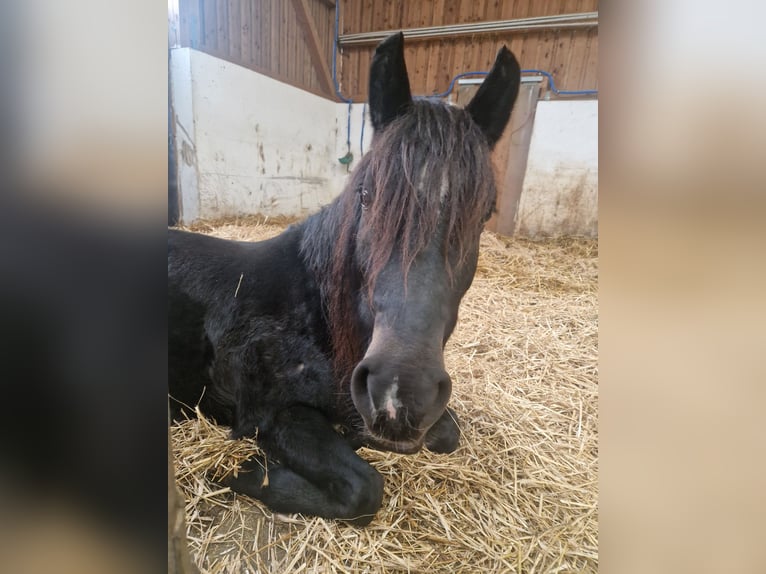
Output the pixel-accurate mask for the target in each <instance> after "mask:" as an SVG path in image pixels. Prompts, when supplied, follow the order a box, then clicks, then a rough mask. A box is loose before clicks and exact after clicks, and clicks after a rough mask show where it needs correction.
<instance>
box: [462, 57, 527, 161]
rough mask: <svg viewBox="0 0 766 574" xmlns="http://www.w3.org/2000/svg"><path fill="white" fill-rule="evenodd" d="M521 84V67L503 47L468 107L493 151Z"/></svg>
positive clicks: (509, 115)
mask: <svg viewBox="0 0 766 574" xmlns="http://www.w3.org/2000/svg"><path fill="white" fill-rule="evenodd" d="M520 83H521V67H520V66H519V63H518V62H517V61H516V58H515V56H514V55H513V53H512V52H511V51H510V50H509V49H508V48H506V47H505V46H503V47H502V48H500V51H499V52H498V53H497V57H496V58H495V64H494V65H493V66H492V69H491V70H490V71H489V74H488V75H487V77H486V78H485V79H484V81H483V82H482V83H481V86H480V87H479V90H478V91H477V92H476V95H475V96H474V97H473V99H471V101H470V102H468V105H467V106H466V107H465V108H466V109H467V110H468V112H469V113H470V114H471V117H472V118H473V120H474V121H475V122H476V123H477V124H479V127H480V128H481V131H482V132H484V136H485V137H486V138H487V143H489V147H490V149H492V148H493V147H495V144H496V143H497V140H499V139H500V136H502V135H503V130H504V129H505V124H507V123H508V118H510V117H511V108H513V103H514V102H515V101H516V96H518V95H519V84H520Z"/></svg>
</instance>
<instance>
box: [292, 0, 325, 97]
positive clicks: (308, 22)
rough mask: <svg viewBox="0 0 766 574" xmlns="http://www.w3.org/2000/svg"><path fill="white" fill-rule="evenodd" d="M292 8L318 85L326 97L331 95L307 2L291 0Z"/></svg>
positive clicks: (320, 48) (304, 0)
mask: <svg viewBox="0 0 766 574" xmlns="http://www.w3.org/2000/svg"><path fill="white" fill-rule="evenodd" d="M293 8H294V9H295V14H296V17H297V18H298V22H299V23H300V25H301V27H302V28H303V32H304V38H303V39H304V41H305V43H306V45H307V46H308V48H309V54H310V55H311V61H312V63H313V65H314V69H315V70H316V73H317V77H318V79H319V85H320V86H321V88H322V89H323V90H325V91H326V92H327V94H328V95H330V94H332V93H333V91H334V90H333V85H332V75H331V74H330V68H329V67H328V65H327V61H325V59H324V57H323V55H322V47H321V43H320V41H319V35H318V34H317V30H316V26H315V25H314V18H313V17H312V15H311V9H310V8H309V5H308V0H293Z"/></svg>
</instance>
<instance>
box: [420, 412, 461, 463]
mask: <svg viewBox="0 0 766 574" xmlns="http://www.w3.org/2000/svg"><path fill="white" fill-rule="evenodd" d="M459 442H460V427H459V426H458V418H457V415H456V414H455V411H453V410H452V409H451V408H449V407H447V410H445V411H444V412H443V413H442V416H441V417H440V418H439V420H437V421H436V422H435V423H434V424H433V426H432V427H431V428H430V429H428V432H427V433H426V448H427V449H428V450H430V451H431V452H438V453H449V452H454V450H455V449H456V448H457V446H458V443H459Z"/></svg>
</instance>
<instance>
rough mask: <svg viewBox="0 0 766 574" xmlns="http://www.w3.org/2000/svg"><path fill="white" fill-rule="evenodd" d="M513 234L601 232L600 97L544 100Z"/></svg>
mask: <svg viewBox="0 0 766 574" xmlns="http://www.w3.org/2000/svg"><path fill="white" fill-rule="evenodd" d="M514 234H515V235H519V236H522V237H531V238H538V237H559V236H586V237H597V236H598V101H596V100H580V101H564V100H555V101H540V102H538V104H537V110H536V112H535V123H534V129H533V132H532V140H531V142H530V146H529V156H528V158H527V170H526V174H525V176H524V185H523V187H522V193H521V197H520V199H519V205H518V210H517V212H516V221H515V229H514Z"/></svg>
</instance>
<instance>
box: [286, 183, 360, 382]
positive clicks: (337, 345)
mask: <svg viewBox="0 0 766 574" xmlns="http://www.w3.org/2000/svg"><path fill="white" fill-rule="evenodd" d="M353 199H354V198H353V196H350V195H349V194H346V193H343V194H341V195H340V196H339V197H338V198H336V200H335V201H333V202H332V203H331V204H330V205H328V206H327V207H325V208H324V209H322V210H321V211H320V212H319V213H316V214H315V215H313V216H311V217H309V218H308V219H307V220H306V221H305V222H304V224H303V238H302V242H301V253H302V255H303V259H304V263H305V265H306V266H307V268H308V269H309V271H310V272H311V273H312V274H313V276H314V279H315V281H316V283H317V285H319V290H320V297H321V299H322V306H323V309H324V318H325V322H326V325H327V329H328V333H329V335H330V339H331V343H332V345H331V346H332V360H333V365H334V368H335V373H336V377H337V378H338V381H339V383H340V384H341V385H343V384H345V383H346V382H347V379H348V377H349V376H350V374H351V371H352V370H353V367H354V366H355V365H356V363H357V362H358V361H359V360H360V359H361V357H362V355H363V353H364V348H363V347H364V341H365V339H366V338H368V337H369V334H365V333H364V332H362V327H361V321H360V320H359V316H358V307H357V297H358V294H359V289H360V285H361V282H362V274H361V271H360V270H359V268H358V267H357V266H356V263H355V262H354V256H353V245H354V237H355V235H356V222H357V219H356V215H355V214H354V213H353V210H354V205H353V203H350V202H351V201H353Z"/></svg>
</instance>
